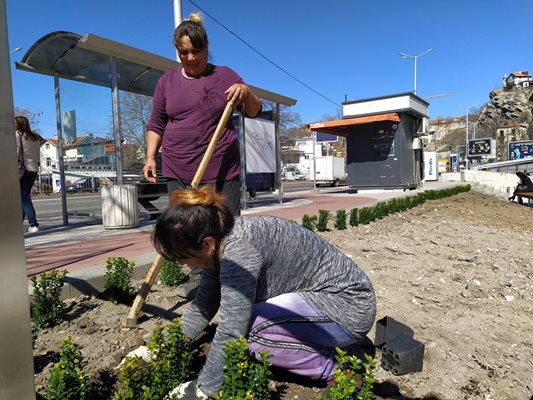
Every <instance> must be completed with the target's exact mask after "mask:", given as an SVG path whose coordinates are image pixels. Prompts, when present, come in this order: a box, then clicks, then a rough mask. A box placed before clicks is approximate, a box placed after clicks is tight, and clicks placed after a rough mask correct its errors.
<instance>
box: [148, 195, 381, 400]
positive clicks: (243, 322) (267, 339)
mask: <svg viewBox="0 0 533 400" xmlns="http://www.w3.org/2000/svg"><path fill="white" fill-rule="evenodd" d="M170 204H171V205H170V206H169V207H168V209H167V210H166V211H165V212H164V213H163V214H162V215H161V217H159V219H158V221H157V223H156V225H155V229H154V233H153V242H154V246H155V248H156V249H157V251H158V252H159V253H160V254H161V255H162V256H163V257H165V258H167V259H173V260H177V261H179V262H180V263H184V264H187V265H188V266H190V267H193V268H198V269H201V270H203V271H204V273H203V276H202V281H201V284H200V287H199V289H198V292H197V294H196V297H195V298H194V301H193V302H192V303H191V305H190V307H189V308H188V309H187V311H186V312H185V313H184V314H183V316H182V318H181V326H182V329H183V331H184V333H185V334H186V335H187V337H189V338H190V339H194V338H195V337H196V336H197V335H199V334H200V333H201V332H202V331H203V329H204V328H205V327H206V326H207V324H208V323H209V321H210V320H211V319H212V318H213V317H214V316H215V314H216V312H217V311H218V310H219V309H220V321H219V325H218V327H217V330H216V334H215V337H214V339H213V342H212V345H211V350H210V352H209V354H208V357H207V360H206V363H205V365H204V367H203V369H202V371H201V373H200V375H199V377H198V379H197V381H193V382H187V383H186V384H183V385H181V386H180V387H178V388H176V389H175V390H174V391H173V393H172V394H173V397H172V398H178V399H186V398H196V397H194V396H197V397H198V398H207V396H211V395H213V394H215V393H218V391H219V389H220V386H221V385H222V381H223V366H224V353H223V348H224V343H225V342H226V341H231V340H234V339H236V338H239V337H245V338H247V339H248V340H249V347H250V349H251V351H252V352H253V353H254V354H258V353H260V352H262V351H263V350H268V352H269V354H270V355H271V356H272V357H271V359H270V361H271V362H272V364H273V365H274V366H277V367H280V368H284V369H286V370H288V371H290V372H293V373H295V374H298V375H303V376H306V377H309V378H312V379H330V378H331V377H332V375H333V371H334V370H335V368H336V366H337V365H336V361H335V347H341V348H347V347H349V348H350V351H351V352H352V353H354V354H361V353H362V352H363V351H366V352H367V353H370V352H371V351H372V349H373V347H372V346H371V342H370V341H369V339H368V338H367V336H366V335H367V333H368V331H369V330H370V328H371V327H372V325H373V323H374V319H375V315H376V300H375V296H374V290H373V288H372V284H371V283H370V280H369V279H368V277H367V276H366V275H365V273H364V272H363V271H362V270H361V269H360V268H359V267H358V266H357V265H356V264H355V263H354V262H353V261H352V260H351V259H350V258H349V257H347V256H346V255H345V254H343V253H342V252H340V251H339V250H338V249H336V248H335V247H334V246H333V245H331V244H330V243H329V242H327V241H326V240H324V239H322V238H321V237H319V236H318V235H316V234H314V233H313V232H311V231H309V230H307V229H305V228H303V227H301V226H300V225H297V224H296V223H294V222H291V221H288V220H285V219H281V218H275V217H238V218H234V217H233V216H232V214H231V213H230V212H229V211H228V209H227V208H226V207H225V206H224V205H223V201H222V196H221V195H220V194H218V193H215V192H214V191H212V190H211V189H208V188H201V189H197V190H178V191H175V192H173V193H172V195H171V201H170ZM369 344H370V346H369ZM358 350H359V352H358ZM189 393H190V394H189Z"/></svg>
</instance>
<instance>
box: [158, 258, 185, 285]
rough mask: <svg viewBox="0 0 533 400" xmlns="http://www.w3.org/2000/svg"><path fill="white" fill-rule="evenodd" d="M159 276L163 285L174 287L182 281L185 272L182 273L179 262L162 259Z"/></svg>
mask: <svg viewBox="0 0 533 400" xmlns="http://www.w3.org/2000/svg"><path fill="white" fill-rule="evenodd" d="M159 277H160V278H161V282H162V283H163V285H165V286H171V287H175V286H179V285H180V284H181V283H182V282H183V279H184V278H185V274H184V273H183V270H182V269H181V265H180V263H179V262H177V261H171V260H164V261H163V265H162V266H161V273H160V274H159Z"/></svg>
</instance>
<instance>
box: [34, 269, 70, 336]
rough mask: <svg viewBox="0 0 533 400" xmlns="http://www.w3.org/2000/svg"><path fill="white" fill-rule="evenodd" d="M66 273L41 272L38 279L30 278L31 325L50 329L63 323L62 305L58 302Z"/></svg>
mask: <svg viewBox="0 0 533 400" xmlns="http://www.w3.org/2000/svg"><path fill="white" fill-rule="evenodd" d="M65 275H67V271H63V272H61V273H58V272H57V271H56V270H55V269H53V270H52V271H50V272H48V273H47V272H43V273H42V274H40V275H39V278H37V277H36V276H32V277H31V278H30V279H31V281H32V283H33V302H32V304H31V308H30V312H31V319H32V321H33V323H34V324H35V325H36V326H37V327H39V328H51V327H53V326H56V325H58V324H60V323H61V322H63V317H64V313H65V311H64V305H63V302H62V301H61V300H60V297H61V290H62V288H63V285H64V283H65Z"/></svg>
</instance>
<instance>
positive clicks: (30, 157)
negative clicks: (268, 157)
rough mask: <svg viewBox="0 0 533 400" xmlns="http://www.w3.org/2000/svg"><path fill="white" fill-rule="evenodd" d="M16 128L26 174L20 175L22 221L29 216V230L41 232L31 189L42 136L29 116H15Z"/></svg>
mask: <svg viewBox="0 0 533 400" xmlns="http://www.w3.org/2000/svg"><path fill="white" fill-rule="evenodd" d="M15 129H16V132H15V135H16V136H17V138H16V139H17V154H18V159H19V161H22V162H23V163H24V167H25V171H24V174H23V175H22V177H20V197H21V199H20V200H21V203H22V221H24V218H26V217H27V218H28V223H29V224H30V227H29V228H28V232H29V233H35V232H39V223H38V222H37V217H36V215H35V208H33V203H32V201H31V189H32V187H33V184H34V183H35V179H36V178H37V171H38V170H39V158H40V146H41V137H40V136H39V135H37V134H36V133H34V132H33V131H32V130H31V128H30V122H29V121H28V118H26V117H23V116H18V117H15Z"/></svg>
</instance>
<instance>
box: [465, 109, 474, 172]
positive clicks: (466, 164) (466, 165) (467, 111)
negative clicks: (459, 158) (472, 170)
mask: <svg viewBox="0 0 533 400" xmlns="http://www.w3.org/2000/svg"><path fill="white" fill-rule="evenodd" d="M474 106H475V104H472V105H471V106H468V107H466V134H465V136H466V152H465V168H466V169H468V113H469V111H470V108H471V107H474Z"/></svg>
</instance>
